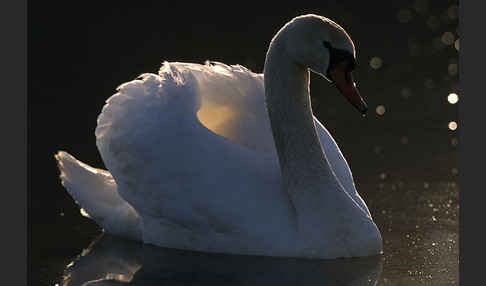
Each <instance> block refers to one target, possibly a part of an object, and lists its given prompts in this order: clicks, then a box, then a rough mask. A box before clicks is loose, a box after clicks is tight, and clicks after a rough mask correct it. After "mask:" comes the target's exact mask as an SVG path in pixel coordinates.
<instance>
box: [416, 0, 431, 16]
mask: <svg viewBox="0 0 486 286" xmlns="http://www.w3.org/2000/svg"><path fill="white" fill-rule="evenodd" d="M413 8H414V9H415V11H417V12H418V13H425V12H427V10H428V9H429V1H428V0H415V2H414V4H413Z"/></svg>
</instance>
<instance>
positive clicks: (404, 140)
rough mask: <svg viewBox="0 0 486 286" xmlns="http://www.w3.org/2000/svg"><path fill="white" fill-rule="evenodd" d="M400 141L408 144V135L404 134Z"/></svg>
mask: <svg viewBox="0 0 486 286" xmlns="http://www.w3.org/2000/svg"><path fill="white" fill-rule="evenodd" d="M400 143H402V144H403V145H406V144H408V137H407V136H403V137H402V138H401V139H400Z"/></svg>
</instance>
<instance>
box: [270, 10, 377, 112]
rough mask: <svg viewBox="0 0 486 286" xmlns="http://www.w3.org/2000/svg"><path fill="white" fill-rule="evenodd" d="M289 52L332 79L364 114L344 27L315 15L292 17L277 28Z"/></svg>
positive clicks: (299, 60)
mask: <svg viewBox="0 0 486 286" xmlns="http://www.w3.org/2000/svg"><path fill="white" fill-rule="evenodd" d="M279 34H281V35H280V36H282V37H283V39H284V45H285V50H286V51H287V54H288V56H289V57H290V58H291V59H292V60H293V61H294V62H295V63H297V64H299V65H301V66H304V67H307V68H309V69H310V70H312V71H313V72H315V73H317V74H319V75H321V76H323V77H325V78H326V79H327V80H328V81H330V82H332V83H334V84H335V85H336V87H337V88H338V89H339V91H340V92H341V94H343V95H344V96H345V97H346V98H347V99H348V101H349V102H350V103H351V104H353V105H354V106H355V107H356V108H358V110H359V111H360V112H361V113H363V114H365V113H366V111H367V109H368V107H367V105H366V103H365V102H364V100H363V98H361V96H360V94H359V92H358V90H357V88H356V83H355V82H354V79H353V74H352V72H353V70H354V68H355V66H356V50H355V48H354V44H353V41H352V40H351V38H350V37H349V35H348V34H347V33H346V31H345V30H344V29H343V28H342V27H341V26H339V25H338V24H336V23H335V22H333V21H331V20H329V19H327V18H325V17H322V16H318V15H312V14H311V15H304V16H299V17H296V18H294V19H293V20H292V21H290V22H289V23H288V24H287V25H285V26H284V27H283V28H282V30H281V31H280V33H279Z"/></svg>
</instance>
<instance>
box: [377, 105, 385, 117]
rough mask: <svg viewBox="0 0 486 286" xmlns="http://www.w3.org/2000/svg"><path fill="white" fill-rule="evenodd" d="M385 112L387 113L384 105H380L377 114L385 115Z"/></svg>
mask: <svg viewBox="0 0 486 286" xmlns="http://www.w3.org/2000/svg"><path fill="white" fill-rule="evenodd" d="M385 111H386V110H385V106H384V105H378V106H377V107H376V114H378V115H383V114H385Z"/></svg>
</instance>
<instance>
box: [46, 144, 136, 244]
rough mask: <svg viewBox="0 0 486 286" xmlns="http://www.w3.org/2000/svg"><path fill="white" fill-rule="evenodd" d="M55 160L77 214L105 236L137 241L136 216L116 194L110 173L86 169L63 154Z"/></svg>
mask: <svg viewBox="0 0 486 286" xmlns="http://www.w3.org/2000/svg"><path fill="white" fill-rule="evenodd" d="M55 157H56V160H57V164H58V167H59V170H60V171H61V174H60V178H61V181H62V185H63V186H64V187H65V188H66V190H67V191H68V192H69V194H70V195H71V196H72V197H73V198H74V200H75V201H76V203H77V204H78V205H79V206H80V207H81V214H83V215H84V216H86V217H89V218H92V219H93V220H94V221H96V223H97V224H98V225H100V226H101V227H102V228H103V229H104V231H106V232H108V233H111V234H114V235H119V236H124V237H127V238H131V239H136V240H141V237H142V235H141V222H140V217H139V215H138V213H137V211H136V210H135V209H134V208H133V207H132V206H131V205H130V204H129V203H128V202H126V201H125V200H124V199H123V198H122V197H121V196H120V195H119V194H118V191H117V185H116V182H115V180H114V179H113V177H112V176H111V174H110V172H108V171H105V170H101V169H96V168H93V167H90V166H88V165H86V164H84V163H83V162H81V161H78V160H76V158H74V157H73V156H71V155H70V154H68V153H67V152H64V151H59V152H58V153H57V154H56V155H55Z"/></svg>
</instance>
